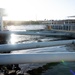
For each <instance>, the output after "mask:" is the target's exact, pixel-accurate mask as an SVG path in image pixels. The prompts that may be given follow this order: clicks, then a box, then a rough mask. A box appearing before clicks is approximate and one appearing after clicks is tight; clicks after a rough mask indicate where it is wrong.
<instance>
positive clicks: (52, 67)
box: [7, 25, 75, 75]
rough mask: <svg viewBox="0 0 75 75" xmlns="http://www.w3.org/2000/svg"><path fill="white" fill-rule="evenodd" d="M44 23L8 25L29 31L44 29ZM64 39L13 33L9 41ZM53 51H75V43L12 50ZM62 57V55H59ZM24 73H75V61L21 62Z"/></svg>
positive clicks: (10, 27)
mask: <svg viewBox="0 0 75 75" xmlns="http://www.w3.org/2000/svg"><path fill="white" fill-rule="evenodd" d="M44 28H45V26H44V25H27V26H26V25H21V26H14V25H12V26H8V27H7V29H8V30H18V31H21V30H22V31H28V30H34V32H35V30H38V29H44ZM53 40H63V39H62V38H59V37H58V38H55V37H49V36H32V35H15V34H11V35H10V39H9V40H8V43H11V44H15V43H31V42H43V41H53ZM51 52H75V47H74V45H72V44H71V45H62V46H54V47H45V48H35V49H27V50H20V51H12V52H11V54H35V53H36V54H37V53H39V54H40V53H41V54H49V53H51ZM59 57H60V56H59ZM19 67H20V68H21V72H22V73H26V74H27V75H75V62H66V61H64V60H61V62H59V63H36V64H34V63H32V64H28V63H27V64H19Z"/></svg>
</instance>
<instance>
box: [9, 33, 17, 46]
mask: <svg viewBox="0 0 75 75" xmlns="http://www.w3.org/2000/svg"><path fill="white" fill-rule="evenodd" d="M16 41H17V38H16V35H15V34H11V36H10V43H11V44H13V45H14V44H15V43H16Z"/></svg>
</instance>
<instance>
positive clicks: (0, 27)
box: [0, 8, 5, 31]
mask: <svg viewBox="0 0 75 75" xmlns="http://www.w3.org/2000/svg"><path fill="white" fill-rule="evenodd" d="M3 16H5V9H3V8H0V31H3Z"/></svg>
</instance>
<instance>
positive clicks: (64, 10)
mask: <svg viewBox="0 0 75 75" xmlns="http://www.w3.org/2000/svg"><path fill="white" fill-rule="evenodd" d="M0 8H4V9H5V13H6V16H4V18H3V19H6V20H26V21H28V20H45V19H46V20H52V19H54V20H59V19H66V18H68V17H67V16H74V15H75V0H0Z"/></svg>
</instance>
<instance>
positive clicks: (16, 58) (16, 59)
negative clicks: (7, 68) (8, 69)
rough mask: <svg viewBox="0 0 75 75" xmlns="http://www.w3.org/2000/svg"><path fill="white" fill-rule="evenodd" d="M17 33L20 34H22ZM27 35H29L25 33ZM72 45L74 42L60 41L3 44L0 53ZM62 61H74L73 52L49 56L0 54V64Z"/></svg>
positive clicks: (74, 55)
mask: <svg viewBox="0 0 75 75" xmlns="http://www.w3.org/2000/svg"><path fill="white" fill-rule="evenodd" d="M0 33H2V34H3V33H5V34H9V33H10V32H0ZM18 33H19V34H22V32H18ZM23 34H24V35H25V33H24V32H23ZM34 34H35V33H34ZM37 34H40V33H37ZM46 34H49V33H46ZM27 35H29V34H28V33H27ZM40 35H44V33H41V34H40ZM74 43H75V40H61V41H52V42H51V41H50V42H37V43H29V44H13V45H11V44H5V45H0V52H8V51H14V50H22V49H31V48H41V47H50V46H59V45H66V44H74ZM62 60H64V61H75V52H52V53H50V54H0V64H24V63H48V62H60V61H62Z"/></svg>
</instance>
